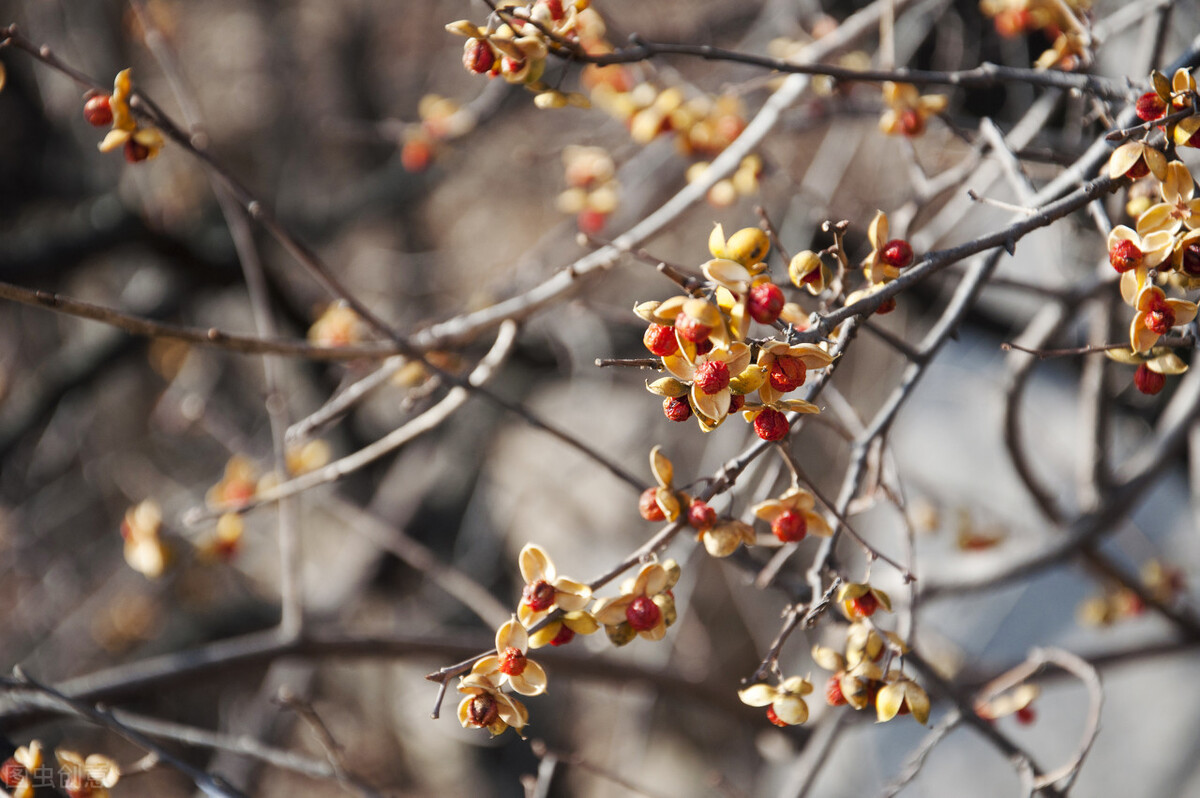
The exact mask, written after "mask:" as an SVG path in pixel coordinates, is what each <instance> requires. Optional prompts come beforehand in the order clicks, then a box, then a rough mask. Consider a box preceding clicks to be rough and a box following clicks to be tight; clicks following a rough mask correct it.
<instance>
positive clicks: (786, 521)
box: [771, 510, 808, 543]
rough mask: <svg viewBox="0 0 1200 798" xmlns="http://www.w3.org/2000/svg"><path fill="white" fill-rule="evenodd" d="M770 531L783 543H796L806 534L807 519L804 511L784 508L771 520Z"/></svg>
mask: <svg viewBox="0 0 1200 798" xmlns="http://www.w3.org/2000/svg"><path fill="white" fill-rule="evenodd" d="M771 532H772V533H773V534H774V535H775V537H777V538H779V539H780V540H782V541H783V542H784V543H797V542H799V541H801V540H804V536H805V535H807V534H808V519H807V518H805V517H804V513H798V512H796V511H795V510H784V511H783V512H782V513H780V514H779V515H777V516H775V520H774V521H772V522H771Z"/></svg>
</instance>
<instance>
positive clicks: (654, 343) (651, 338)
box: [642, 324, 679, 357]
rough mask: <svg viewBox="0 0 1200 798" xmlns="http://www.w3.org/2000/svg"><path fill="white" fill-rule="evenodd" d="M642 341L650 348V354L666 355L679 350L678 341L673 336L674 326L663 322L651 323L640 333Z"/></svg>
mask: <svg viewBox="0 0 1200 798" xmlns="http://www.w3.org/2000/svg"><path fill="white" fill-rule="evenodd" d="M642 343H643V344H645V345H646V348H647V349H649V350H650V354H652V355H658V356H659V357H666V356H667V355H673V354H675V353H676V352H678V351H679V341H678V339H676V338H675V328H673V327H668V326H666V325H665V324H651V325H650V326H649V327H647V328H646V332H645V333H644V334H643V335H642Z"/></svg>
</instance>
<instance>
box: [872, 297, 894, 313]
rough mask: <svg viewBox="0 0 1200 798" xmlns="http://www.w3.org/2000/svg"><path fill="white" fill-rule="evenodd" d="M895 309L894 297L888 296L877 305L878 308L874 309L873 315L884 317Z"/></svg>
mask: <svg viewBox="0 0 1200 798" xmlns="http://www.w3.org/2000/svg"><path fill="white" fill-rule="evenodd" d="M895 309H896V297H894V296H890V297H888V298H887V299H885V300H883V301H882V302H880V303H879V307H877V308H875V315H877V316H886V315H887V314H889V313H891V312H892V311H893V310H895Z"/></svg>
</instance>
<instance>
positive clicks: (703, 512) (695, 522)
mask: <svg viewBox="0 0 1200 798" xmlns="http://www.w3.org/2000/svg"><path fill="white" fill-rule="evenodd" d="M688 523H689V524H691V525H692V526H693V527H694V528H696V529H698V530H700V531H701V532H703V531H704V530H706V529H712V528H713V525H714V524H716V523H717V511H716V510H714V509H713V508H712V507H710V506H709V504H708V502H706V501H701V500H700V499H695V500H694V501H693V502H692V503H691V506H689V507H688Z"/></svg>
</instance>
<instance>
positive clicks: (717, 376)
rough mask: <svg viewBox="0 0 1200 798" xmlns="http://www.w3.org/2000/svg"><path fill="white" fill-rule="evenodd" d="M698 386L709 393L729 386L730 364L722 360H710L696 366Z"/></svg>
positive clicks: (718, 391) (717, 391)
mask: <svg viewBox="0 0 1200 798" xmlns="http://www.w3.org/2000/svg"><path fill="white" fill-rule="evenodd" d="M696 387H698V388H699V389H700V390H701V392H703V393H706V394H708V395H710V396H711V395H712V394H714V393H720V392H721V391H723V390H725V389H726V388H728V387H729V366H728V365H727V364H726V363H725V362H724V361H721V360H709V361H706V362H704V363H701V364H700V365H699V366H698V367H697V368H696Z"/></svg>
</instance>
